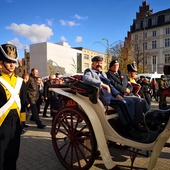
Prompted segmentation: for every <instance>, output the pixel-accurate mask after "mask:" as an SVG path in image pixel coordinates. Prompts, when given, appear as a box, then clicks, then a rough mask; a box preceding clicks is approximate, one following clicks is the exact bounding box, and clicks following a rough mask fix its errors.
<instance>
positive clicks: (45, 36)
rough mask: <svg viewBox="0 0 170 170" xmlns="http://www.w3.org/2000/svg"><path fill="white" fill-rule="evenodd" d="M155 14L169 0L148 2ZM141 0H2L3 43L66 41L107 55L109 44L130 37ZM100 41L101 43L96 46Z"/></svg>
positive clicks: (0, 40) (0, 36) (20, 45)
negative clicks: (128, 34) (128, 32)
mask: <svg viewBox="0 0 170 170" xmlns="http://www.w3.org/2000/svg"><path fill="white" fill-rule="evenodd" d="M147 3H148V4H150V9H153V12H154V13H156V12H158V11H161V10H164V9H168V8H170V1H169V0H147ZM141 5H142V0H0V44H4V43H6V42H7V41H11V42H12V43H14V44H15V45H16V46H17V47H18V49H19V53H20V59H21V58H23V57H24V56H23V51H24V46H26V47H27V48H28V51H29V45H30V44H34V43H39V42H45V41H48V42H52V43H56V42H61V41H65V42H68V44H69V45H70V46H71V47H84V48H87V49H91V50H94V51H99V52H103V53H105V49H106V48H105V46H106V41H104V40H102V38H106V39H108V41H109V44H112V43H114V42H116V41H119V40H122V41H124V38H125V37H126V36H127V31H129V30H130V25H131V24H132V23H133V19H135V18H136V12H139V6H141ZM96 42H100V43H96Z"/></svg>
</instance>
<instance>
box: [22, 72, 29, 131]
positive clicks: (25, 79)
mask: <svg viewBox="0 0 170 170" xmlns="http://www.w3.org/2000/svg"><path fill="white" fill-rule="evenodd" d="M22 78H23V80H24V82H25V85H26V87H27V82H28V80H29V74H28V73H24V74H23V75H22ZM29 108H30V104H29V102H28V99H27V98H26V108H25V111H26V120H27V119H28V116H29ZM24 127H26V128H27V127H29V125H27V124H25V125H24ZM23 133H25V129H23Z"/></svg>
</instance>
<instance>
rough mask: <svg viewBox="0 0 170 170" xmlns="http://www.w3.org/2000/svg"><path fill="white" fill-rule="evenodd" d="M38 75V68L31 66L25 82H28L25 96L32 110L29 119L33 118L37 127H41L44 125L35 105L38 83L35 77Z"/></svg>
mask: <svg viewBox="0 0 170 170" xmlns="http://www.w3.org/2000/svg"><path fill="white" fill-rule="evenodd" d="M37 77H38V69H37V68H32V69H31V74H30V78H29V80H28V82H27V84H28V90H27V97H28V101H29V103H30V109H31V112H32V116H31V118H30V120H34V121H35V123H36V124H37V128H40V129H43V128H44V127H45V126H46V125H43V124H42V123H41V121H40V118H39V114H38V109H37V106H36V102H37V100H38V98H39V91H38V83H37V80H36V78H37Z"/></svg>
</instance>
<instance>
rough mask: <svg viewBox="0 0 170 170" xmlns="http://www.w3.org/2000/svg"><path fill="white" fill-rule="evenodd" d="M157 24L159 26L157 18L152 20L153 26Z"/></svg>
mask: <svg viewBox="0 0 170 170" xmlns="http://www.w3.org/2000/svg"><path fill="white" fill-rule="evenodd" d="M157 24H158V18H157V17H154V18H152V26H153V25H157Z"/></svg>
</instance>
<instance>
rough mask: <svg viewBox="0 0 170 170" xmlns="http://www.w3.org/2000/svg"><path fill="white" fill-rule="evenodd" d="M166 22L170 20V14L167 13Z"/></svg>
mask: <svg viewBox="0 0 170 170" xmlns="http://www.w3.org/2000/svg"><path fill="white" fill-rule="evenodd" d="M165 22H170V14H166V15H165Z"/></svg>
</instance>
